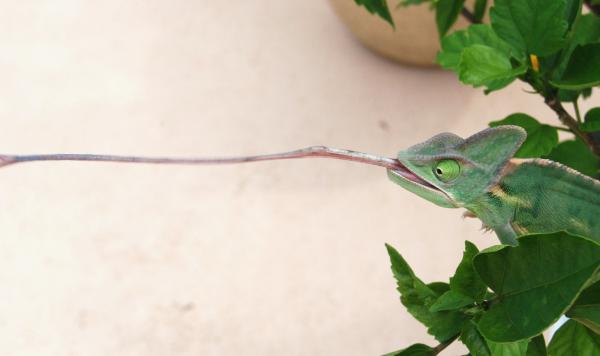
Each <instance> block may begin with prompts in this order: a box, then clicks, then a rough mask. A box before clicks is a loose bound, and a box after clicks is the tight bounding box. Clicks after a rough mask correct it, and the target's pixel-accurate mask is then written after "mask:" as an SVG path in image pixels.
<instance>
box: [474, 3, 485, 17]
mask: <svg viewBox="0 0 600 356" xmlns="http://www.w3.org/2000/svg"><path fill="white" fill-rule="evenodd" d="M486 8H487V0H475V7H474V10H473V16H474V17H475V19H477V20H478V21H481V20H482V19H483V17H484V16H485V10H486Z"/></svg>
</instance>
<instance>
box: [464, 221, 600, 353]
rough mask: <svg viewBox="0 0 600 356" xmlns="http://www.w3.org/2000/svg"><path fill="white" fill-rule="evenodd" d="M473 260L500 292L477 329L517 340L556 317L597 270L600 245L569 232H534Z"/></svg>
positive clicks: (497, 339) (493, 338) (535, 332)
mask: <svg viewBox="0 0 600 356" xmlns="http://www.w3.org/2000/svg"><path fill="white" fill-rule="evenodd" d="M473 263H474V265H475V269H476V270H477V272H479V274H480V275H481V278H482V279H483V281H484V282H486V284H487V285H488V286H489V287H490V288H491V289H492V290H494V292H496V295H497V298H496V299H494V300H493V301H492V302H491V305H490V308H489V309H488V310H487V311H486V312H485V313H484V314H483V316H482V317H481V319H480V320H479V322H478V327H479V331H480V332H481V334H482V335H483V336H484V337H485V338H486V339H488V340H491V341H494V342H513V341H518V340H523V339H526V338H531V337H533V336H536V335H538V334H539V333H541V332H542V331H544V330H545V329H546V328H547V327H549V326H550V325H552V324H553V323H554V322H556V321H557V320H558V318H559V317H560V316H561V315H562V314H563V313H564V312H565V311H566V310H567V308H568V307H569V306H570V305H571V303H572V302H573V301H574V300H575V298H576V297H577V295H578V294H579V291H580V290H581V289H582V288H583V287H584V286H585V285H586V283H587V282H588V280H590V279H591V278H593V276H594V274H595V273H596V272H597V271H598V269H599V266H600V246H599V245H598V244H596V243H594V242H592V241H590V240H587V239H585V238H582V237H579V236H574V235H569V234H567V233H565V232H558V233H554V234H540V235H530V236H523V237H521V238H519V246H516V247H510V246H503V247H501V248H493V249H486V250H484V251H482V252H481V253H480V254H479V255H477V256H476V257H475V259H474V260H473Z"/></svg>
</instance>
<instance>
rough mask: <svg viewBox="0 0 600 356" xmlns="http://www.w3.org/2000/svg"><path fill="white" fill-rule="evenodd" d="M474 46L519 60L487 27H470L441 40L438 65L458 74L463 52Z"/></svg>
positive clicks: (516, 54) (515, 53)
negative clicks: (486, 47)
mask: <svg viewBox="0 0 600 356" xmlns="http://www.w3.org/2000/svg"><path fill="white" fill-rule="evenodd" d="M475 44H479V45H484V46H488V47H492V48H495V49H496V50H498V51H500V52H502V53H503V54H504V55H505V56H506V57H509V58H510V57H516V58H519V57H518V53H517V52H516V51H515V50H514V49H513V48H512V47H511V46H509V45H508V44H507V43H506V42H504V41H503V40H502V39H500V37H498V36H497V35H496V33H494V30H492V28H491V27H490V26H489V25H471V26H469V27H468V28H467V29H466V30H461V31H455V32H453V33H451V34H450V35H448V36H446V37H444V38H443V39H442V50H441V51H440V52H439V53H438V55H437V62H438V64H439V65H441V66H442V67H444V68H446V69H451V70H453V71H455V72H456V73H457V74H458V72H459V64H460V58H461V55H462V52H463V50H464V49H465V48H467V47H470V46H472V45H475ZM521 60H522V58H521Z"/></svg>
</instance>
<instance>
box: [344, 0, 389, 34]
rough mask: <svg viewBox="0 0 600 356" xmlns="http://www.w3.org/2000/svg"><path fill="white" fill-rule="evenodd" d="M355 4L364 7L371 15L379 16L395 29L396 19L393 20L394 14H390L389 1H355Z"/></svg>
mask: <svg viewBox="0 0 600 356" xmlns="http://www.w3.org/2000/svg"><path fill="white" fill-rule="evenodd" d="M354 2H355V3H356V4H358V5H362V6H364V7H365V8H366V9H367V10H368V11H369V12H370V13H372V14H376V15H378V16H379V17H381V18H382V19H384V20H385V21H387V23H389V24H390V25H392V27H394V19H392V14H390V9H389V8H388V5H387V0H354Z"/></svg>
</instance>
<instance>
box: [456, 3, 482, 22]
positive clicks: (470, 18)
mask: <svg viewBox="0 0 600 356" xmlns="http://www.w3.org/2000/svg"><path fill="white" fill-rule="evenodd" d="M460 13H461V15H463V17H464V18H465V19H467V21H469V22H470V23H473V24H475V23H481V20H478V19H477V18H475V15H473V13H472V12H471V11H469V9H467V8H466V7H463V8H462V10H461V11H460Z"/></svg>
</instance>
